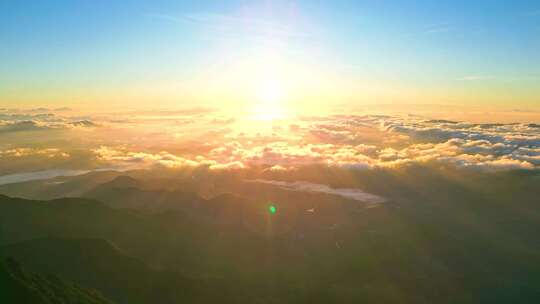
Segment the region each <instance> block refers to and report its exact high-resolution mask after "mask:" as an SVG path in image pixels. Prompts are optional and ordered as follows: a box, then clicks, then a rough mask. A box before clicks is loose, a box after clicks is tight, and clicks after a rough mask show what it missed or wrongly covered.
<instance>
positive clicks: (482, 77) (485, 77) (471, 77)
mask: <svg viewBox="0 0 540 304" xmlns="http://www.w3.org/2000/svg"><path fill="white" fill-rule="evenodd" d="M494 78H495V77H494V76H491V75H468V76H463V77H460V78H458V80H463V81H481V80H490V79H494Z"/></svg>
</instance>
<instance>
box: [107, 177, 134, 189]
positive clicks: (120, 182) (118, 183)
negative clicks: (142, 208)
mask: <svg viewBox="0 0 540 304" xmlns="http://www.w3.org/2000/svg"><path fill="white" fill-rule="evenodd" d="M103 185H107V186H109V187H114V188H138V187H140V186H141V182H140V181H138V180H136V179H134V178H133V177H131V176H127V175H121V176H118V177H116V178H115V179H113V180H112V181H110V182H108V183H105V184H103Z"/></svg>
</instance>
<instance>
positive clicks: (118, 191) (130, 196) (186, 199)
mask: <svg viewBox="0 0 540 304" xmlns="http://www.w3.org/2000/svg"><path fill="white" fill-rule="evenodd" d="M82 196H83V197H85V198H90V199H96V200H99V201H102V202H104V203H106V204H107V205H108V206H111V207H114V208H132V209H140V210H148V211H163V210H169V209H177V210H182V209H184V210H185V209H186V208H188V209H189V208H193V207H194V206H195V205H197V204H198V203H199V202H200V201H202V200H203V199H202V198H201V197H199V196H198V195H197V194H196V193H193V192H183V191H179V190H176V191H170V190H152V189H145V188H144V186H143V184H142V182H140V181H139V180H136V179H134V178H132V177H129V176H118V177H116V178H114V179H113V180H111V181H109V182H106V183H103V184H100V185H98V186H96V187H95V188H93V189H91V190H90V191H88V192H86V193H84V194H82Z"/></svg>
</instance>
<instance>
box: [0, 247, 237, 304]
mask: <svg viewBox="0 0 540 304" xmlns="http://www.w3.org/2000/svg"><path fill="white" fill-rule="evenodd" d="M0 256H2V257H10V258H14V259H16V260H17V261H21V262H22V263H24V264H25V265H26V266H27V267H28V268H30V269H32V270H34V271H38V272H40V273H52V274H55V275H56V276H59V277H62V278H67V279H69V280H71V281H73V282H76V283H78V284H81V285H83V286H92V287H93V288H95V289H97V290H100V291H101V292H102V293H103V294H105V295H107V296H108V297H109V298H111V299H114V300H115V301H116V302H117V303H141V304H142V303H163V304H166V303H180V302H188V303H212V302H214V301H215V300H216V295H218V294H219V295H220V297H221V298H220V300H223V301H227V300H232V298H233V297H232V295H227V289H228V285H229V284H230V282H227V281H224V280H217V279H204V280H201V279H188V278H186V277H183V276H181V275H179V274H177V273H173V272H166V271H157V270H154V269H151V268H149V267H148V266H147V265H146V264H144V263H143V262H142V261H139V260H137V259H134V258H131V257H129V256H127V255H124V254H122V253H120V252H119V250H118V249H117V248H115V247H114V246H113V245H112V244H110V243H109V242H108V241H105V240H100V239H68V238H43V239H33V240H28V241H23V242H20V243H15V244H10V245H6V246H2V247H0ZM208 290H213V291H214V294H212V293H208V292H207V291H208ZM70 303H71V302H70Z"/></svg>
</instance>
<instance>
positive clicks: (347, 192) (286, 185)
mask: <svg viewBox="0 0 540 304" xmlns="http://www.w3.org/2000/svg"><path fill="white" fill-rule="evenodd" d="M245 182H247V183H261V184H268V185H274V186H276V187H279V188H281V189H284V190H289V191H298V192H316V193H325V194H330V195H337V196H341V197H344V198H347V199H352V200H356V201H361V202H365V203H372V204H378V203H383V202H385V201H386V199H385V198H384V197H381V196H378V195H375V194H371V193H367V192H364V191H362V190H360V189H356V188H331V187H329V186H327V185H322V184H315V183H310V182H304V181H296V182H283V181H274V180H264V179H255V180H245Z"/></svg>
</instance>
